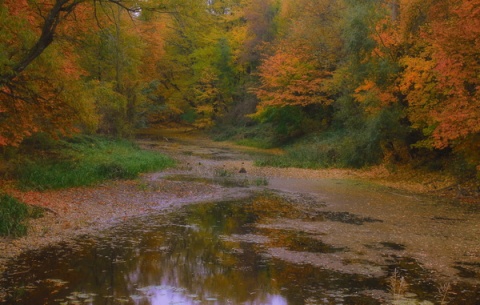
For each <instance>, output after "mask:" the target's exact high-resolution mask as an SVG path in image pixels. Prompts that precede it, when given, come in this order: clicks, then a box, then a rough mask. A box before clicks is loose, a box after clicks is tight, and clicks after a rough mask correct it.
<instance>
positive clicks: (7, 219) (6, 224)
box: [0, 194, 29, 236]
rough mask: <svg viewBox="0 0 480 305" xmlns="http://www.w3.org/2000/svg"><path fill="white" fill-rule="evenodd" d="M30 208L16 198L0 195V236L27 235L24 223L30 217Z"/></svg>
mask: <svg viewBox="0 0 480 305" xmlns="http://www.w3.org/2000/svg"><path fill="white" fill-rule="evenodd" d="M28 214H29V212H28V206H27V205H26V204H24V203H21V202H19V201H18V200H16V199H15V198H13V197H11V196H8V195H5V194H2V195H0V235H1V236H22V235H25V234H26V233H27V226H26V225H25V224H24V221H25V220H26V218H27V217H28Z"/></svg>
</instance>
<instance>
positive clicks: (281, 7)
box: [0, 0, 480, 177]
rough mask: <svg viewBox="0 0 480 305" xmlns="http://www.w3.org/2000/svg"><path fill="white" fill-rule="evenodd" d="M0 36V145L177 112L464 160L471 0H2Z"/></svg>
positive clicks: (471, 138) (402, 153) (336, 160)
mask: <svg viewBox="0 0 480 305" xmlns="http://www.w3.org/2000/svg"><path fill="white" fill-rule="evenodd" d="M0 37H1V39H0V145H2V146H3V147H4V148H9V147H17V146H19V145H21V144H22V142H24V141H25V140H26V139H29V138H31V137H35V136H36V135H38V134H49V135H51V136H52V137H54V138H58V137H63V136H67V135H71V134H73V133H87V134H94V133H102V134H108V135H114V136H119V137H124V136H129V135H130V134H132V133H133V131H134V130H135V129H136V128H141V127H146V126H148V125H149V124H154V123H162V122H171V121H176V122H180V121H182V122H187V123H189V124H192V125H193V126H195V127H197V128H212V127H214V126H215V125H217V126H218V125H220V126H222V130H223V131H224V132H225V134H226V135H225V136H227V133H228V136H230V137H232V138H237V139H239V138H242V139H244V140H245V138H249V137H250V138H255V139H256V141H257V142H259V141H260V142H262V141H263V142H268V143H271V144H272V145H280V144H286V143H291V141H292V140H294V139H298V138H299V137H301V136H304V139H306V140H304V142H302V145H303V147H304V149H305V151H307V152H306V154H308V155H309V157H308V158H310V160H311V162H310V164H311V163H312V162H313V163H317V164H318V165H319V166H344V167H345V166H348V167H362V166H365V165H371V164H378V163H381V162H386V163H393V164H395V163H401V164H412V165H418V166H420V165H421V166H424V165H425V164H426V165H428V167H429V168H431V169H435V170H440V169H442V170H443V169H447V167H448V168H449V169H452V170H453V171H456V172H457V173H459V174H460V175H462V176H465V177H466V176H468V177H475V176H476V175H477V177H478V174H477V173H478V172H479V171H480V165H479V164H480V153H479V152H480V101H479V98H480V76H479V75H480V60H479V59H480V55H479V52H480V51H479V50H480V45H479V44H480V40H479V37H480V0H256V1H255V0H208V1H207V0H150V1H122V0H32V1H27V0H2V1H0ZM258 126H261V128H258ZM245 128H250V130H249V131H248V132H247V131H246V129H245ZM266 130H267V131H269V132H266ZM226 131H228V132H226ZM4 151H6V150H5V149H4Z"/></svg>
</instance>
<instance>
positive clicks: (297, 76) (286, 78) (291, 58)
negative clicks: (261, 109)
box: [254, 49, 330, 107]
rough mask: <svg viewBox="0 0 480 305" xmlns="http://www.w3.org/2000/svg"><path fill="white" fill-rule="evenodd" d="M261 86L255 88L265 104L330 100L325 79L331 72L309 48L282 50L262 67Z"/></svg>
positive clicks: (302, 103)
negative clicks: (316, 58)
mask: <svg viewBox="0 0 480 305" xmlns="http://www.w3.org/2000/svg"><path fill="white" fill-rule="evenodd" d="M259 75H260V78H261V86H260V87H258V88H257V89H255V90H254V92H255V94H256V95H257V96H258V97H259V98H260V100H261V101H262V106H280V107H281V106H286V105H296V106H307V105H310V104H316V103H329V102H330V99H329V98H328V95H327V92H326V91H327V90H326V88H325V86H324V84H323V83H324V81H325V79H327V78H328V77H329V76H330V73H328V72H326V71H321V70H320V69H318V64H317V63H316V62H315V60H314V58H312V57H311V56H310V54H309V53H307V50H305V49H296V50H293V49H279V50H277V51H276V53H275V54H274V55H272V56H270V57H268V58H267V59H265V60H264V61H263V63H262V65H261V66H260V69H259Z"/></svg>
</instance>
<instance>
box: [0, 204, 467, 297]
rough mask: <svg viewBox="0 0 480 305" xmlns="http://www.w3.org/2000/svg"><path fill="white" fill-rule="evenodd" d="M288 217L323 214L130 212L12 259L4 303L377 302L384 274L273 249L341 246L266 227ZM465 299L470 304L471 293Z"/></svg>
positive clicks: (235, 209)
mask: <svg viewBox="0 0 480 305" xmlns="http://www.w3.org/2000/svg"><path fill="white" fill-rule="evenodd" d="M314 216H315V215H314ZM323 216H325V215H322V218H323ZM327 216H328V215H327ZM348 216H349V219H353V218H355V219H357V218H358V217H356V216H355V217H354V215H353V214H352V215H350V214H349V215H348ZM289 218H290V219H309V221H324V220H322V219H316V218H315V217H313V218H312V214H311V213H307V214H306V212H305V211H304V210H303V209H302V208H300V209H298V208H296V206H295V205H292V204H290V203H288V202H287V201H284V200H281V199H279V198H278V197H275V196H271V195H264V194H263V195H259V196H257V197H255V198H252V199H249V200H243V201H231V202H221V203H209V204H198V205H192V206H188V207H185V208H184V209H183V210H181V211H179V212H176V213H173V214H170V215H158V216H151V217H146V218H138V219H133V220H131V221H129V222H128V223H126V224H124V225H122V226H119V227H117V228H115V229H112V230H110V231H108V232H105V233H104V234H103V235H102V236H97V237H95V238H93V237H84V238H81V239H79V240H78V241H77V242H76V243H75V245H66V244H64V245H59V246H56V247H51V248H48V249H44V250H42V251H39V252H31V253H27V254H26V255H24V256H23V257H20V258H19V259H18V261H16V262H15V263H14V264H12V267H11V268H10V269H9V270H8V271H7V274H6V276H5V278H6V281H5V282H4V283H0V285H1V286H4V287H6V288H7V290H8V294H9V295H8V298H7V300H6V302H5V303H3V304H12V305H14V304H29V305H36V304H104V305H110V304H112V305H113V304H134V305H147V304H154V305H156V304H162V305H163V304H187V305H189V304H211V305H217V304H218V305H220V304H252V305H257V304H258V305H260V304H262V305H268V304H270V305H286V304H300V305H303V304H372V305H373V304H382V303H385V300H386V299H387V298H388V285H387V284H386V283H387V279H386V278H385V277H373V276H371V275H368V274H362V273H345V272H344V273H342V272H339V271H338V270H337V271H335V270H334V269H329V268H322V267H319V266H316V265H315V264H311V263H308V262H301V263H298V262H295V259H294V258H293V260H286V259H283V258H279V257H276V256H275V255H271V251H272V249H275V248H278V249H285V251H284V252H288V253H293V255H297V254H298V255H303V254H305V253H308V254H309V255H312V256H314V255H332V256H337V253H338V254H339V255H340V253H341V251H348V249H343V248H336V247H332V246H330V245H328V244H324V243H322V242H321V241H320V240H319V239H318V238H317V237H316V236H315V235H313V234H309V233H306V232H302V231H301V230H299V228H297V230H294V229H292V230H285V229H278V228H275V226H273V227H269V226H267V225H265V224H268V223H269V222H270V221H271V220H272V219H282V221H285V220H286V219H289ZM342 219H343V218H342ZM353 225H354V226H356V227H357V226H360V225H361V224H353ZM385 245H386V246H388V247H394V246H395V247H400V246H397V245H393V244H385ZM320 257H322V256H320ZM417 266H418V264H417V263H416V262H415V261H414V260H408V261H406V260H397V261H392V263H391V265H390V266H383V267H382V268H383V269H384V271H388V272H390V271H392V270H393V269H394V268H396V267H401V268H402V269H405V270H411V271H409V272H413V273H415V272H414V271H415V270H416V269H415V268H417ZM376 268H380V267H376ZM422 272H423V271H422V270H421V269H419V271H418V272H416V273H415V275H416V277H417V278H418V279H419V281H420V280H421V279H423V278H424V277H427V276H428V274H427V273H425V274H424V273H422ZM413 273H412V274H413ZM423 283H425V280H423ZM420 284H421V283H420ZM420 284H419V285H418V286H419V287H421V288H422V289H421V290H422V291H421V292H422V293H424V296H422V298H424V299H430V300H432V301H434V300H435V296H434V294H429V291H430V290H434V289H436V287H434V285H433V284H432V285H430V284H429V285H424V286H420ZM418 293H419V292H418ZM472 293H475V290H473V291H472ZM471 300H472V302H475V297H472V298H471ZM464 304H475V303H464Z"/></svg>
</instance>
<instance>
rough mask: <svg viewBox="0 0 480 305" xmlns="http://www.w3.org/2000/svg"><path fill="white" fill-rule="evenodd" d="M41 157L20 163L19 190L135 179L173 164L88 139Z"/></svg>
mask: <svg viewBox="0 0 480 305" xmlns="http://www.w3.org/2000/svg"><path fill="white" fill-rule="evenodd" d="M40 155H41V156H38V157H34V158H30V159H26V160H23V161H22V162H19V163H18V165H17V168H16V171H15V172H16V177H17V180H18V184H19V187H20V188H22V189H35V190H46V189H59V188H68V187H77V186H88V185H94V184H97V183H99V182H102V181H105V180H110V179H132V178H135V177H137V176H138V175H139V173H143V172H151V171H156V170H161V169H165V168H167V167H170V166H173V164H174V161H173V160H172V159H171V158H169V157H167V156H165V155H162V154H159V153H156V152H152V151H144V150H141V149H139V148H138V147H137V146H136V145H134V144H133V143H131V142H129V141H125V140H109V139H105V138H98V137H87V136H79V137H76V138H73V139H71V140H69V141H62V142H59V143H58V144H56V145H55V147H53V148H49V151H47V152H43V154H40Z"/></svg>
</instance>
